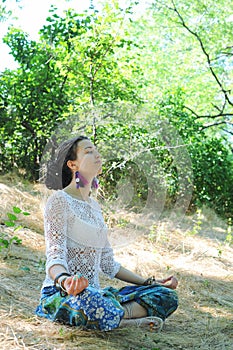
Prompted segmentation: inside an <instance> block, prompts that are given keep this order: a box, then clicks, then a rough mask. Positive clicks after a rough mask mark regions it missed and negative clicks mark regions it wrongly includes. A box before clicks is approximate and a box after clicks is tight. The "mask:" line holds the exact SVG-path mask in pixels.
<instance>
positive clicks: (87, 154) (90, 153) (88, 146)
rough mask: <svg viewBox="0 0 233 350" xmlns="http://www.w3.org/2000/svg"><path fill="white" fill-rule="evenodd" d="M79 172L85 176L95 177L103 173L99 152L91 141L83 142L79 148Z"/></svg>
mask: <svg viewBox="0 0 233 350" xmlns="http://www.w3.org/2000/svg"><path fill="white" fill-rule="evenodd" d="M75 162H76V166H77V170H78V171H80V173H81V174H82V175H83V176H86V177H89V176H90V177H95V176H96V175H99V174H101V172H102V161H101V157H100V154H99V152H98V151H97V149H96V147H95V146H94V145H93V143H92V142H91V141H90V140H82V141H79V143H78V148H77V160H76V161H75Z"/></svg>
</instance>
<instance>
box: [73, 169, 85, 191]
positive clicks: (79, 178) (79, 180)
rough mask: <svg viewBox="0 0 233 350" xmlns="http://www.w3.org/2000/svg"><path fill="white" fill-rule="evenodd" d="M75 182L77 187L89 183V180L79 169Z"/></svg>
mask: <svg viewBox="0 0 233 350" xmlns="http://www.w3.org/2000/svg"><path fill="white" fill-rule="evenodd" d="M75 182H76V188H79V187H84V186H85V185H87V184H88V181H87V180H86V179H85V178H84V177H83V176H82V175H81V174H80V172H79V171H76V172H75Z"/></svg>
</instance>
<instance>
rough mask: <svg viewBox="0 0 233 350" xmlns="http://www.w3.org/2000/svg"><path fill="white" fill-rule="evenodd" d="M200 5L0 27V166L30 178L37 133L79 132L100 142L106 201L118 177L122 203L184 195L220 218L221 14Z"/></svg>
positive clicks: (41, 142) (227, 164)
mask: <svg viewBox="0 0 233 350" xmlns="http://www.w3.org/2000/svg"><path fill="white" fill-rule="evenodd" d="M208 2H209V3H210V4H209V6H206V5H205V4H204V2H203V3H202V2H198V1H197V0H195V1H194V2H192V3H188V2H187V1H186V0H182V1H180V2H179V6H178V7H177V6H176V5H175V2H173V1H172V2H170V1H166V0H164V1H160V2H157V1H154V3H153V6H152V7H151V8H150V9H148V10H147V12H145V13H144V14H142V15H141V16H139V17H137V18H135V17H134V9H136V8H137V5H136V4H134V3H132V4H131V5H130V6H128V7H127V8H126V9H124V10H122V9H121V8H120V7H119V4H118V1H113V2H111V4H109V3H108V2H106V3H105V4H103V6H102V8H101V11H99V12H98V11H96V10H95V9H93V8H92V9H90V11H88V12H86V13H83V14H77V13H75V11H74V10H68V11H67V12H66V13H65V14H64V16H59V15H58V14H57V12H56V8H55V7H52V8H51V10H50V14H49V17H48V18H47V23H46V24H45V25H44V26H43V28H42V29H41V30H40V39H39V40H38V41H33V40H30V39H29V37H28V35H27V34H26V33H24V32H23V31H22V30H19V29H17V28H13V27H11V28H10V29H9V31H8V33H7V35H6V36H5V38H4V41H5V43H7V45H8V46H9V47H10V49H11V54H12V55H13V57H14V59H15V60H16V61H17V62H18V65H19V68H17V69H15V70H9V69H7V70H5V71H3V72H2V73H1V76H0V79H1V91H0V156H1V169H0V170H1V172H2V173H4V172H9V171H12V170H15V169H18V171H19V172H21V173H23V174H24V176H25V177H27V178H29V179H31V180H37V179H38V177H39V171H38V170H39V166H40V163H41V159H42V156H43V152H44V149H45V145H46V144H47V142H48V140H50V143H51V144H53V143H56V142H57V141H58V139H59V137H60V138H62V137H66V135H70V134H71V133H72V132H74V131H75V132H80V130H81V131H82V133H84V132H85V133H87V134H89V135H90V137H92V139H93V141H94V142H95V143H96V144H97V145H98V146H99V147H100V148H101V150H102V151H103V157H104V158H105V161H106V162H105V169H104V170H105V171H104V174H103V177H102V182H103V187H104V191H105V193H106V194H108V195H110V194H111V196H112V198H113V199H114V198H116V197H117V196H118V195H119V191H118V190H117V188H118V187H119V186H117V184H119V183H122V186H121V188H124V184H126V185H127V183H128V182H127V181H126V180H127V179H130V183H131V185H132V191H133V192H132V194H131V196H130V198H128V205H130V206H134V207H137V208H138V207H140V205H141V204H142V202H143V203H147V201H148V196H151V198H152V197H153V194H155V196H156V194H157V197H158V198H159V199H158V201H157V202H156V203H153V205H154V206H155V207H159V206H165V207H168V208H171V207H172V206H174V205H176V203H177V202H179V203H182V201H183V202H185V201H188V200H190V201H191V202H190V206H189V208H191V207H192V206H197V205H198V206H200V205H202V204H206V205H209V206H211V207H213V208H214V209H215V210H217V211H218V212H219V213H221V214H223V215H225V216H227V217H230V216H232V210H233V209H232V208H233V194H232V189H231V184H232V181H233V158H232V114H233V113H232V107H233V105H232V101H231V84H232V79H231V74H232V70H231V65H232V57H233V56H232V46H231V45H230V40H231V39H230V38H231V36H230V34H231V33H232V20H230V17H229V16H228V17H229V18H228V17H227V15H228V13H227V11H225V10H224V9H226V6H225V5H224V3H223V2H222V1H221V4H218V6H216V4H215V2H213V0H209V1H208ZM211 4H212V6H210V5H211ZM229 6H231V5H230V3H229ZM219 9H221V11H219ZM2 13H3V12H2ZM6 13H7V10H6V9H5V10H4V16H5V15H6ZM215 19H218V21H216V20H215ZM223 28H224V41H223V40H222V35H221V38H220V35H219V33H222V32H223V31H222V30H223ZM88 111H89V112H88ZM90 111H93V113H91V112H90ZM77 115H78V116H79V117H78V119H77V118H76V116H77ZM58 130H59V132H58ZM56 134H59V135H60V136H59V137H56ZM56 139H57V140H56ZM51 140H52V141H51ZM152 164H153V165H152ZM191 192H192V196H191V197H190V193H191ZM114 196H115V197H114Z"/></svg>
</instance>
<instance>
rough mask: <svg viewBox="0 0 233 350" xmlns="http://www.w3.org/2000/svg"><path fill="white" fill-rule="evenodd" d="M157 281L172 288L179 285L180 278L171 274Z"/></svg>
mask: <svg viewBox="0 0 233 350" xmlns="http://www.w3.org/2000/svg"><path fill="white" fill-rule="evenodd" d="M156 282H157V283H159V284H161V285H162V286H164V287H167V288H170V289H176V287H177V286H178V280H177V278H176V277H174V276H169V277H167V278H163V279H161V280H156Z"/></svg>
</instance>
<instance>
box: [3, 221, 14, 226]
mask: <svg viewBox="0 0 233 350" xmlns="http://www.w3.org/2000/svg"><path fill="white" fill-rule="evenodd" d="M4 223H5V225H6V226H7V227H14V226H15V223H14V222H13V221H5V222H4Z"/></svg>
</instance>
